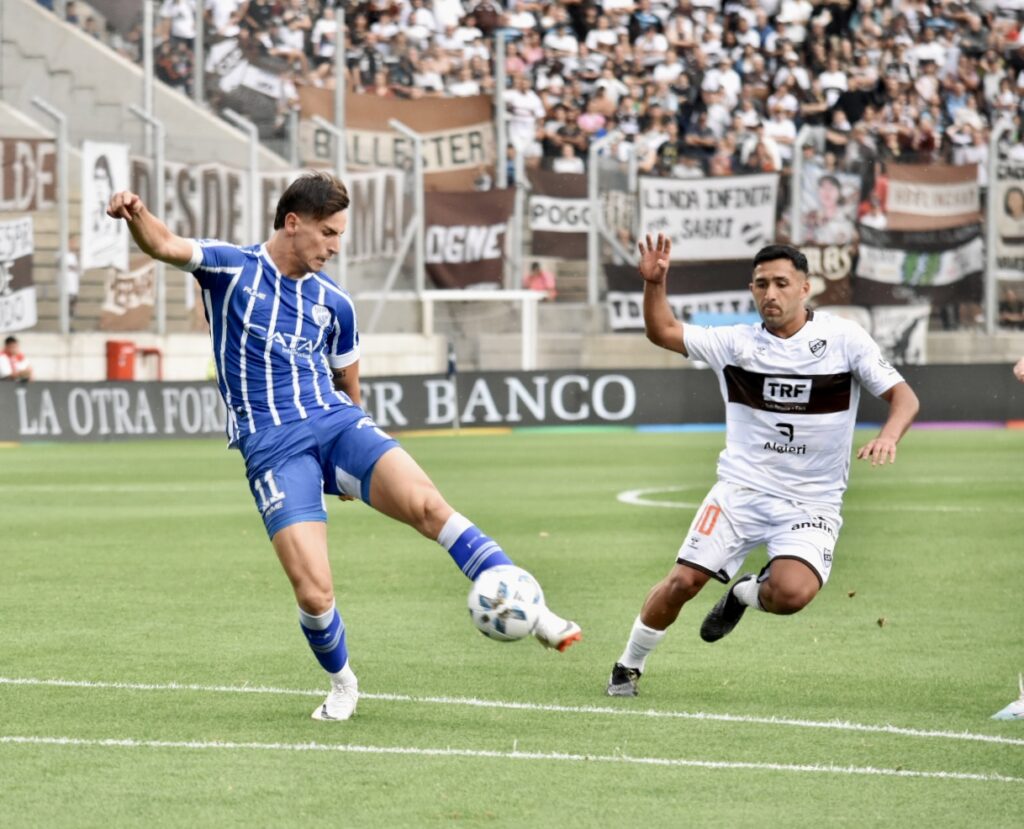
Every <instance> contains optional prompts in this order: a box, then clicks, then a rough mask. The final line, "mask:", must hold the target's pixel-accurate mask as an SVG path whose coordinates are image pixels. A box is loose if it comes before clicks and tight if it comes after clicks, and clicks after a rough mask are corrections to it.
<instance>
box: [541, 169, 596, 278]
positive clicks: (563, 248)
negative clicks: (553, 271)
mask: <svg viewBox="0 0 1024 829" xmlns="http://www.w3.org/2000/svg"><path fill="white" fill-rule="evenodd" d="M527 177H528V178H529V180H530V198H529V200H528V203H527V213H528V215H529V217H530V230H531V231H532V233H533V238H532V240H531V242H530V252H531V253H532V254H533V255H534V256H557V257H558V258H560V259H586V258H587V230H588V228H589V226H590V201H589V199H588V198H587V177H586V175H585V174H583V173H552V172H550V171H548V170H529V171H528V172H527Z"/></svg>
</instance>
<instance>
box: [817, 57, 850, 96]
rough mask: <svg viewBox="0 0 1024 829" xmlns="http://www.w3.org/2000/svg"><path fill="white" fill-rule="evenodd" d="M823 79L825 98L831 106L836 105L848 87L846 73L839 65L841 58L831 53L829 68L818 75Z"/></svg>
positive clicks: (822, 86) (822, 85)
mask: <svg viewBox="0 0 1024 829" xmlns="http://www.w3.org/2000/svg"><path fill="white" fill-rule="evenodd" d="M818 78H819V80H820V81H821V88H822V89H823V90H824V91H825V100H826V101H827V102H828V105H829V107H830V108H831V107H834V106H835V105H836V101H838V100H839V96H840V95H842V94H843V93H844V92H846V90H847V89H848V85H847V83H846V73H845V72H844V71H843V70H842V69H841V68H840V67H839V58H838V57H837V56H836V55H831V56H830V57H829V59H828V68H827V69H826V70H825V71H824V72H822V73H821V74H820V75H819V76H818Z"/></svg>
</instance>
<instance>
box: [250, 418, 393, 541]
mask: <svg viewBox="0 0 1024 829" xmlns="http://www.w3.org/2000/svg"><path fill="white" fill-rule="evenodd" d="M238 445H239V449H241V451H242V457H243V458H245V472H246V475H247V476H248V478H249V489H250V490H251V491H252V495H253V498H255V499H256V508H257V509H258V510H259V511H260V515H262V516H263V523H264V525H265V526H266V528H267V535H268V536H270V538H273V537H274V534H275V533H277V532H278V530H282V529H284V528H285V527H287V526H289V525H291V524H297V523H299V522H300V521H326V520H327V510H326V508H325V506H324V497H323V496H324V493H327V494H328V495H351V496H353V497H355V498H360V499H361V500H363V501H365V502H366V503H367V504H369V503H370V476H371V475H372V473H373V467H374V465H375V464H376V463H377V461H378V460H379V459H380V456H381V455H383V454H384V453H385V452H387V451H388V450H389V449H392V448H394V447H396V446H398V441H396V440H395V439H394V438H392V437H391V436H390V435H388V434H387V433H385V432H383V431H382V430H381V429H379V428H377V425H376V424H375V423H374V422H373V420H371V419H370V417H369V416H368V415H367V414H366V412H364V411H363V410H362V409H360V408H359V407H357V406H353V407H351V408H346V409H335V410H332V411H329V412H324V413H323V414H321V415H319V416H314V417H311V418H309V419H308V420H299V421H296V422H295V423H286V424H285V425H283V426H278V427H276V428H273V429H265V430H263V431H260V432H255V433H253V434H251V435H246V436H245V437H243V438H242V439H241V440H240V441H239V444H238Z"/></svg>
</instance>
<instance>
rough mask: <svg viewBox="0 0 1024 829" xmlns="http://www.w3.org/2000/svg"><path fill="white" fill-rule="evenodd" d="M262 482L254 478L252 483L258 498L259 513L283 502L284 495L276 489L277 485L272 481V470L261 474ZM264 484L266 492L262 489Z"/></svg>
mask: <svg viewBox="0 0 1024 829" xmlns="http://www.w3.org/2000/svg"><path fill="white" fill-rule="evenodd" d="M262 478H263V480H262V481H261V480H260V479H259V478H256V480H254V481H253V482H252V485H253V488H254V489H255V490H256V496H257V497H258V498H259V502H260V503H259V509H260V512H266V511H267V510H268V509H269V508H270V507H272V506H273V505H274V504H276V503H278V502H279V501H282V500H284V493H283V492H281V490H279V489H278V488H277V484H276V483H275V481H274V470H273V469H268V470H267V471H266V472H264V473H263V476H262ZM264 483H266V485H267V486H266V490H264V488H263V484H264Z"/></svg>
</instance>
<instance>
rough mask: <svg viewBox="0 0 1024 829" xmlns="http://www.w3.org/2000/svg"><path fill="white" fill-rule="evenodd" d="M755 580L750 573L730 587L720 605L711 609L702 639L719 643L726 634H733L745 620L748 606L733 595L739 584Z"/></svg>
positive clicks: (705, 621)
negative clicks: (744, 613)
mask: <svg viewBox="0 0 1024 829" xmlns="http://www.w3.org/2000/svg"><path fill="white" fill-rule="evenodd" d="M752 578H754V574H753V573H748V574H747V575H745V576H743V577H742V578H739V579H737V580H736V584H734V585H733V586H732V587H730V588H729V589H728V590H727V591H726V593H725V595H724V596H722V598H720V599H719V600H718V603H717V604H716V605H715V606H714V607H713V608H711V610H710V611H709V612H708V615H707V616H705V617H704V621H703V622H702V623H701V626H700V638H701V639H703V640H704V641H705V642H717V641H718V640H719V639H721V638H722V637H723V636H725V635H726V634H729V633H732V629H733V628H734V627H736V625H737V624H739V621H740V619H742V618H743V612H744V611H745V610H746V609H747V606H746V605H745V604H743V603H742V602H741V601H740V600H739V599H737V598H736V597H735V596H734V595H733V590H735V589H736V585H737V584H742V583H743V582H745V581H748V580H750V579H752Z"/></svg>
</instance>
